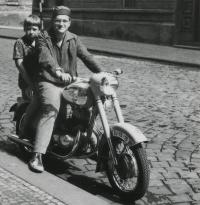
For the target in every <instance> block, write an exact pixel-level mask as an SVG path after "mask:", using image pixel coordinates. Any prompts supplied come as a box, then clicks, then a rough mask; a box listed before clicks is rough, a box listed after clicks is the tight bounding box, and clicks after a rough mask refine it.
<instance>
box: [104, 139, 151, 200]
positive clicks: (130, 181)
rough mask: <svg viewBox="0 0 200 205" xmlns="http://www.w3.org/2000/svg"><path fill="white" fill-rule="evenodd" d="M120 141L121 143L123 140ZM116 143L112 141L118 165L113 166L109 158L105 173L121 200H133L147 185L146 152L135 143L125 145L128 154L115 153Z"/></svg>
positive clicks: (142, 193) (141, 195) (147, 167)
mask: <svg viewBox="0 0 200 205" xmlns="http://www.w3.org/2000/svg"><path fill="white" fill-rule="evenodd" d="M120 140H121V139H120ZM112 141H113V140H112ZM117 141H119V138H118V139H117ZM120 143H123V140H121V142H120ZM116 144H117V143H113V148H114V150H115V152H116V156H117V163H118V165H117V166H116V167H114V166H113V163H112V162H111V161H110V160H111V159H110V160H108V161H107V164H106V173H107V176H108V179H109V182H110V184H111V186H112V187H113V188H114V190H115V192H116V193H117V194H118V195H119V196H120V197H121V198H122V199H123V200H125V201H128V202H133V201H136V200H138V199H141V198H142V197H143V196H144V195H145V193H146V191H147V189H148V186H149V175H150V170H149V165H148V161H147V156H146V152H145V150H144V149H143V147H142V146H141V145H136V146H134V147H126V148H125V149H127V150H128V154H127V153H124V154H121V156H120V155H118V154H117V151H116V146H117V145H116ZM109 161H110V162H111V163H110V162H109Z"/></svg>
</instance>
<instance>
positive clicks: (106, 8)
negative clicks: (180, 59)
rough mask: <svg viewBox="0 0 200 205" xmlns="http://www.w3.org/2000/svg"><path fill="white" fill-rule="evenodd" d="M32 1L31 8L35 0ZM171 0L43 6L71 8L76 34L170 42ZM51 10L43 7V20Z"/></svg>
mask: <svg viewBox="0 0 200 205" xmlns="http://www.w3.org/2000/svg"><path fill="white" fill-rule="evenodd" d="M34 2H37V3H35V5H34V7H35V6H36V5H37V4H38V2H39V0H36V1H34ZM175 3H176V0H109V1H108V0H48V1H47V0H45V4H44V7H46V8H52V7H55V6H56V5H66V6H69V7H70V8H72V19H73V21H72V25H71V30H72V31H73V32H75V33H77V34H79V35H89V36H96V37H103V38H112V39H120V40H128V41H139V42H148V43H157V44H168V45H170V44H173V39H174V27H175V22H174V19H175V18H174V10H175V5H176V4H175ZM34 11H35V12H36V10H34ZM51 13H52V12H51V10H50V9H47V10H46V12H45V14H44V19H45V21H46V22H48V18H49V16H50V15H51ZM47 24H48V23H47ZM47 24H46V25H47Z"/></svg>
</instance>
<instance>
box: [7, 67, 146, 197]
mask: <svg viewBox="0 0 200 205" xmlns="http://www.w3.org/2000/svg"><path fill="white" fill-rule="evenodd" d="M120 74H121V71H114V72H113V73H106V72H101V73H97V74H93V75H92V76H91V77H90V78H89V79H85V78H78V77H77V78H76V79H75V80H74V81H73V82H72V83H71V84H70V85H68V86H66V87H65V88H64V89H63V93H62V98H63V103H62V107H64V109H61V110H62V111H60V113H59V115H58V117H57V120H56V122H55V126H54V131H53V134H52V139H51V142H50V144H49V147H48V153H49V154H51V155H53V156H55V157H57V158H59V159H62V160H67V159H70V158H89V157H92V156H96V158H95V159H96V162H97V165H96V172H100V171H105V172H106V174H107V177H108V179H109V182H110V184H111V185H112V187H113V189H114V190H115V192H116V193H117V194H118V195H119V196H120V197H122V198H123V199H125V200H128V201H135V200H138V199H140V198H142V197H143V196H144V194H145V193H146V191H147V189H148V185H149V173H150V170H149V165H148V161H147V156H146V152H145V148H144V143H146V142H147V141H148V140H147V138H146V137H145V136H144V135H143V133H142V132H141V131H140V130H139V129H138V128H137V127H135V126H133V125H131V124H128V123H125V121H124V117H123V115H122V111H121V107H120V104H119V101H118V98H117V94H116V90H117V88H118V86H119V82H118V78H119V75H120ZM28 104H29V102H23V100H22V99H21V98H18V102H17V103H15V104H14V105H13V106H12V107H11V109H10V111H13V112H14V120H15V121H16V134H15V135H11V136H9V138H10V139H11V140H12V141H14V142H15V143H18V144H19V146H20V148H21V151H22V152H24V153H26V154H28V153H31V151H32V148H33V142H32V141H31V140H29V139H30V137H27V139H24V138H23V139H22V138H21V137H20V129H22V124H23V119H24V116H25V115H26V108H27V106H28ZM63 105H64V106H63ZM111 106H112V107H113V108H114V109H113V110H114V113H115V114H116V118H117V123H114V124H112V125H110V124H109V122H108V115H107V113H106V110H107V109H108V108H110V107H111Z"/></svg>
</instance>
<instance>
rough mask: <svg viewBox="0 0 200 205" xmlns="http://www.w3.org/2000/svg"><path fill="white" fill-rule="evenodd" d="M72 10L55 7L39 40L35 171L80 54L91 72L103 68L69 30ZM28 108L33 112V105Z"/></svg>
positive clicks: (32, 164) (40, 168) (39, 168)
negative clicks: (49, 23)
mask: <svg viewBox="0 0 200 205" xmlns="http://www.w3.org/2000/svg"><path fill="white" fill-rule="evenodd" d="M70 14H71V11H70V9H69V8H68V7H65V6H58V7H56V8H55V9H54V11H53V15H52V20H51V27H50V29H49V30H48V31H44V32H41V34H40V35H39V37H38V39H37V41H36V49H37V52H38V63H39V67H38V71H37V81H36V82H35V95H34V97H33V98H34V99H33V101H34V100H35V101H37V102H38V103H39V109H38V112H37V113H36V114H35V117H34V119H36V121H37V126H36V132H35V143H34V149H33V156H32V158H31V160H30V161H29V168H30V169H31V170H32V171H36V172H42V171H43V170H44V167H43V163H42V155H43V154H45V153H46V151H47V147H48V145H49V142H50V140H51V136H52V132H53V128H54V123H55V120H56V117H57V115H58V112H59V109H60V105H61V93H62V91H63V88H64V87H65V86H66V85H67V84H69V83H70V82H71V81H72V77H74V76H77V57H79V58H80V59H81V60H82V61H83V62H84V64H85V65H86V66H87V67H88V68H89V69H90V70H91V71H92V72H94V73H98V72H101V71H102V69H101V67H100V66H99V65H98V63H97V62H96V61H95V60H94V58H93V56H92V55H91V54H90V53H89V52H88V51H87V49H86V47H85V46H84V45H83V44H82V42H81V41H80V39H79V38H78V37H77V35H75V34H73V33H71V32H69V31H68V28H69V27H70V24H71V18H70ZM28 110H30V112H31V105H30V107H29V108H28ZM28 115H30V113H29V114H27V116H28ZM25 134H26V133H24V135H25Z"/></svg>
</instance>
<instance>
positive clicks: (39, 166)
mask: <svg viewBox="0 0 200 205" xmlns="http://www.w3.org/2000/svg"><path fill="white" fill-rule="evenodd" d="M28 166H29V168H30V170H31V171H34V172H37V173H41V172H43V171H44V167H43V163H42V154H41V153H37V152H35V153H33V156H32V158H31V160H30V161H29V163H28Z"/></svg>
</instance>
